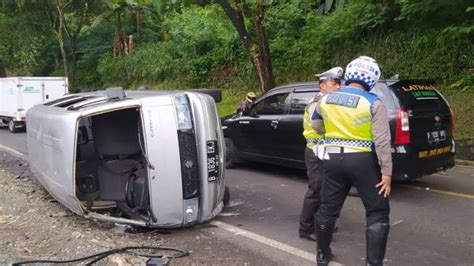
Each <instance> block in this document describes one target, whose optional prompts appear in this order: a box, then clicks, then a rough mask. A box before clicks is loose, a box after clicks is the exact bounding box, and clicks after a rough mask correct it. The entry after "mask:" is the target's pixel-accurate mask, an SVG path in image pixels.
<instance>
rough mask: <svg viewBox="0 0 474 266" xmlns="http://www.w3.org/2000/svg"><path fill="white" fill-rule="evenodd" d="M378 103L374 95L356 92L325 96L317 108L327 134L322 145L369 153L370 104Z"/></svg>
mask: <svg viewBox="0 0 474 266" xmlns="http://www.w3.org/2000/svg"><path fill="white" fill-rule="evenodd" d="M377 99H378V98H377V96H376V95H375V94H372V93H368V92H365V91H361V90H359V89H355V88H344V89H342V90H340V91H338V92H334V93H331V94H328V95H325V96H324V97H323V98H322V99H321V105H320V111H321V116H322V117H323V119H324V129H325V130H326V134H325V140H324V142H325V144H324V145H325V146H336V147H347V148H351V149H357V150H361V151H368V152H370V151H372V150H373V149H374V147H373V146H374V145H373V136H372V104H373V103H374V102H375V100H377Z"/></svg>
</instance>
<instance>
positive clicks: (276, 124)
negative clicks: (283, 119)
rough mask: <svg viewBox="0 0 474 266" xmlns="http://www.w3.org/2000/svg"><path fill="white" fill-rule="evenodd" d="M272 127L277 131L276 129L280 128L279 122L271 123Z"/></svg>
mask: <svg viewBox="0 0 474 266" xmlns="http://www.w3.org/2000/svg"><path fill="white" fill-rule="evenodd" d="M270 126H272V127H273V128H274V129H276V128H277V127H278V121H276V120H273V121H272V122H271V123H270Z"/></svg>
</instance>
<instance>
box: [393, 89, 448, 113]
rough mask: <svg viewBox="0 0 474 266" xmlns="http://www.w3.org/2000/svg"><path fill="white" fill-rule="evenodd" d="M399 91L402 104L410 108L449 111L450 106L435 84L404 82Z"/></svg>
mask: <svg viewBox="0 0 474 266" xmlns="http://www.w3.org/2000/svg"><path fill="white" fill-rule="evenodd" d="M399 92H400V94H401V95H400V97H401V98H402V104H403V105H404V106H406V107H407V108H409V109H412V110H417V111H443V112H449V106H448V105H447V103H446V102H445V100H444V98H443V96H442V95H440V93H439V92H438V91H437V90H436V88H435V86H434V85H426V84H403V85H401V86H400V90H399Z"/></svg>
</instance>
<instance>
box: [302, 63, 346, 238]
mask: <svg viewBox="0 0 474 266" xmlns="http://www.w3.org/2000/svg"><path fill="white" fill-rule="evenodd" d="M342 72H343V70H342V67H334V68H331V69H329V70H328V71H326V72H323V73H320V74H316V77H317V78H318V79H319V92H318V93H317V94H316V95H315V97H314V98H313V99H312V100H311V101H310V102H309V103H308V105H307V106H306V108H305V112H304V116H303V129H304V131H303V136H304V138H305V139H306V149H305V154H304V159H305V164H306V173H307V175H308V190H307V192H306V194H305V196H304V201H303V209H302V210H301V215H300V228H299V235H300V237H301V238H305V239H308V240H313V241H316V234H315V231H314V215H315V214H316V211H317V210H318V208H319V204H320V190H321V182H322V179H323V178H324V172H323V171H322V169H321V168H322V167H321V165H320V163H319V159H318V158H317V157H316V155H315V153H314V152H313V147H314V146H315V145H316V143H317V142H318V141H319V140H320V139H321V135H320V134H318V133H316V131H314V129H313V128H312V126H311V120H310V117H309V114H308V110H310V111H311V112H313V110H314V108H315V107H316V102H317V101H319V99H320V97H321V96H322V95H325V94H327V93H330V92H334V91H337V90H339V88H340V87H341V78H342Z"/></svg>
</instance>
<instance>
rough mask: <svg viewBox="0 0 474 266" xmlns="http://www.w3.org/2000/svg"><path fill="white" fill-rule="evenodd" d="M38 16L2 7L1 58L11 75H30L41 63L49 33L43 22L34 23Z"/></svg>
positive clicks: (0, 21)
mask: <svg viewBox="0 0 474 266" xmlns="http://www.w3.org/2000/svg"><path fill="white" fill-rule="evenodd" d="M37 16H38V13H37V12H35V13H27V14H25V15H23V16H20V14H19V13H17V12H12V11H2V10H1V9H0V32H1V38H0V58H1V59H3V61H4V63H5V65H6V67H7V70H8V72H9V73H10V75H29V74H31V73H32V72H34V70H35V69H37V68H38V67H39V66H40V65H41V59H40V58H39V55H40V52H41V48H42V44H43V43H44V42H45V41H46V39H47V37H49V35H48V32H47V29H46V27H45V26H44V25H43V24H41V23H38V24H37V23H32V22H33V21H38V17H37ZM38 22H41V19H40V20H39V21H38Z"/></svg>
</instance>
